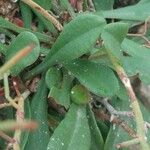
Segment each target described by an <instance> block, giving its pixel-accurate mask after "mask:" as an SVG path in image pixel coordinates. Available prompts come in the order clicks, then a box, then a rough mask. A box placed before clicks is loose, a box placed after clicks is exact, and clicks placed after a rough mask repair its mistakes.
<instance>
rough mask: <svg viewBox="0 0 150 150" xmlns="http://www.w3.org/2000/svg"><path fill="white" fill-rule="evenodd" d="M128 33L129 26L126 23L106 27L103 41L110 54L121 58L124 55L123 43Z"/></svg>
mask: <svg viewBox="0 0 150 150" xmlns="http://www.w3.org/2000/svg"><path fill="white" fill-rule="evenodd" d="M127 32H128V24H125V23H120V22H117V23H111V24H108V25H106V26H105V27H104V31H103V32H102V35H101V37H102V39H103V40H104V45H105V48H106V50H107V51H108V53H110V54H113V55H114V56H115V57H117V58H120V56H121V55H122V51H121V43H122V41H123V40H124V38H125V36H126V34H127Z"/></svg>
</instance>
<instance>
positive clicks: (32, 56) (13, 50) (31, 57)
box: [6, 32, 40, 75]
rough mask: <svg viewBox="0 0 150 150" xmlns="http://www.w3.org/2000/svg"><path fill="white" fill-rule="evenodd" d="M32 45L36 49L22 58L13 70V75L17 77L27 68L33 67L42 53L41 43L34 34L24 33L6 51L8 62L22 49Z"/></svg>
mask: <svg viewBox="0 0 150 150" xmlns="http://www.w3.org/2000/svg"><path fill="white" fill-rule="evenodd" d="M31 43H34V44H35V48H34V49H33V50H32V51H31V52H30V53H29V54H28V55H27V56H25V57H24V58H22V59H21V60H20V61H19V62H18V63H17V64H16V65H15V66H13V67H12V68H11V73H12V74H13V75H17V74H18V73H20V71H22V70H23V69H24V68H25V67H27V66H29V65H31V64H32V63H34V62H35V61H36V59H37V58H38V56H39V53H40V46H39V41H38V39H37V37H36V36H35V35H34V34H32V33H30V32H22V33H20V34H19V35H18V36H17V38H16V39H15V40H14V41H13V42H12V43H11V44H10V46H9V47H8V49H7V51H6V61H8V60H9V59H11V58H12V57H13V56H14V55H15V54H17V53H18V52H19V51H20V50H21V49H23V48H25V47H26V46H27V45H29V44H31Z"/></svg>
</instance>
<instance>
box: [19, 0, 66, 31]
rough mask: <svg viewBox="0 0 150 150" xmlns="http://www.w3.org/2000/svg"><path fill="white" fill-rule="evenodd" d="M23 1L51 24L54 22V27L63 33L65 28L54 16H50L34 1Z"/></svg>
mask: <svg viewBox="0 0 150 150" xmlns="http://www.w3.org/2000/svg"><path fill="white" fill-rule="evenodd" d="M21 1H22V2H24V3H25V4H27V5H29V6H30V7H31V8H33V9H35V10H36V11H37V12H39V13H40V14H42V15H43V16H44V17H45V18H46V19H48V20H49V21H50V22H52V24H54V26H55V27H56V28H57V29H58V30H59V31H61V30H62V29H63V26H62V25H61V23H60V22H59V21H58V20H57V19H56V18H54V16H52V15H51V14H49V13H48V12H47V11H46V10H45V9H44V8H42V7H41V6H39V5H38V4H37V3H35V2H34V1H32V0H21Z"/></svg>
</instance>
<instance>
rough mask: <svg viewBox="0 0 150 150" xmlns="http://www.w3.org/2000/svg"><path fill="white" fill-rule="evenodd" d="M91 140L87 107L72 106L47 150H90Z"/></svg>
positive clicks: (56, 130)
mask: <svg viewBox="0 0 150 150" xmlns="http://www.w3.org/2000/svg"><path fill="white" fill-rule="evenodd" d="M90 138H91V137H90V129H89V125H88V120H87V117H86V106H84V105H82V106H80V105H75V104H72V105H71V107H70V110H69V112H68V113H67V115H66V117H65V119H64V120H63V121H62V122H61V123H60V125H59V126H58V127H57V128H56V129H55V131H54V133H53V135H52V136H51V138H50V141H49V144H48V147H47V150H89V148H90Z"/></svg>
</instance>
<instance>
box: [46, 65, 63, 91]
mask: <svg viewBox="0 0 150 150" xmlns="http://www.w3.org/2000/svg"><path fill="white" fill-rule="evenodd" d="M45 82H46V85H47V87H48V88H49V89H51V88H52V87H54V86H59V85H60V82H61V71H60V69H59V68H57V67H51V68H50V69H49V70H48V71H47V72H46V76H45Z"/></svg>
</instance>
